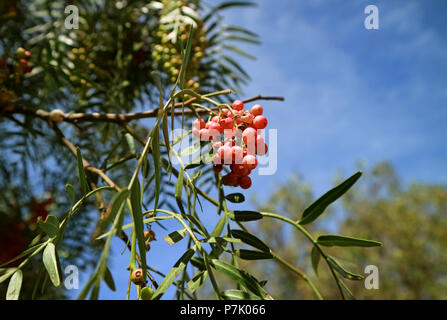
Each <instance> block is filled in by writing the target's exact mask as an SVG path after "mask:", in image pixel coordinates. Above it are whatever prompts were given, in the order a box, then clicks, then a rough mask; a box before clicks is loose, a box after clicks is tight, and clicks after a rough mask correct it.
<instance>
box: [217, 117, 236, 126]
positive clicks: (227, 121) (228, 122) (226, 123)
mask: <svg viewBox="0 0 447 320" xmlns="http://www.w3.org/2000/svg"><path fill="white" fill-rule="evenodd" d="M220 125H221V126H222V127H223V128H224V129H233V127H234V121H233V119H232V118H225V119H222V120H221V123H220Z"/></svg>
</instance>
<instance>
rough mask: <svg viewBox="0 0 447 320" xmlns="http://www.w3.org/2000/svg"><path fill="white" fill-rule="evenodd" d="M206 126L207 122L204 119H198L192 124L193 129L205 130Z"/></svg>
mask: <svg viewBox="0 0 447 320" xmlns="http://www.w3.org/2000/svg"><path fill="white" fill-rule="evenodd" d="M205 125H206V124H205V120H203V119H202V118H198V119H196V120H194V122H193V123H192V127H193V128H196V129H199V130H200V129H203V128H205Z"/></svg>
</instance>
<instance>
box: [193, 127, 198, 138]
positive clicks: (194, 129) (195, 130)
mask: <svg viewBox="0 0 447 320" xmlns="http://www.w3.org/2000/svg"><path fill="white" fill-rule="evenodd" d="M199 131H200V129H197V128H192V134H193V135H195V136H196V137H197V138H199V137H200V134H199Z"/></svg>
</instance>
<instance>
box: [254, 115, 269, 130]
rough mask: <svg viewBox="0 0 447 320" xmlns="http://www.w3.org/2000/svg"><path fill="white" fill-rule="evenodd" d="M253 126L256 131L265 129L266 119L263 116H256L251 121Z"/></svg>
mask: <svg viewBox="0 0 447 320" xmlns="http://www.w3.org/2000/svg"><path fill="white" fill-rule="evenodd" d="M253 125H254V126H255V128H256V129H264V128H265V127H267V118H266V117H264V116H256V117H255V118H254V119H253Z"/></svg>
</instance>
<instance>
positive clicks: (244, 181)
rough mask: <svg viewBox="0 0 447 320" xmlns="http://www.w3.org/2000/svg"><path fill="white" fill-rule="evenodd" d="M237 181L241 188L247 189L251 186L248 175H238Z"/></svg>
mask: <svg viewBox="0 0 447 320" xmlns="http://www.w3.org/2000/svg"><path fill="white" fill-rule="evenodd" d="M238 183H239V185H240V186H241V188H242V189H248V188H250V187H251V178H250V177H249V176H244V177H239V179H238Z"/></svg>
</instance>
